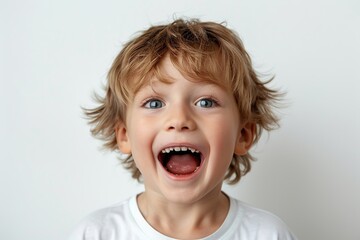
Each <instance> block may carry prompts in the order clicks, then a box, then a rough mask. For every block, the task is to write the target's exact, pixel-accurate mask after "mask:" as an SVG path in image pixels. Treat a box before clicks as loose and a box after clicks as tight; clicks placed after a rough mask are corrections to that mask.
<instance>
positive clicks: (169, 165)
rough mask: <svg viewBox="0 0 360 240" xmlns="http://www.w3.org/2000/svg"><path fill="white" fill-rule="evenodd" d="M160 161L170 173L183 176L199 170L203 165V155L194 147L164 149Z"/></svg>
mask: <svg viewBox="0 0 360 240" xmlns="http://www.w3.org/2000/svg"><path fill="white" fill-rule="evenodd" d="M158 159H159V161H160V163H161V164H162V166H163V167H164V169H165V170H166V171H167V172H168V173H170V174H172V175H176V176H180V175H181V176H183V175H191V174H193V173H195V172H196V171H197V170H198V168H199V167H200V165H201V163H202V154H201V152H200V151H199V150H197V149H196V148H193V147H187V146H172V147H167V148H164V149H162V150H161V151H160V153H159V154H158Z"/></svg>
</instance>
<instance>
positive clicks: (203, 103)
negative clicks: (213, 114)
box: [196, 98, 216, 108]
mask: <svg viewBox="0 0 360 240" xmlns="http://www.w3.org/2000/svg"><path fill="white" fill-rule="evenodd" d="M215 105H216V102H215V100H213V99H208V98H203V99H200V100H199V101H198V102H196V106H198V107H202V108H211V107H214V106H215Z"/></svg>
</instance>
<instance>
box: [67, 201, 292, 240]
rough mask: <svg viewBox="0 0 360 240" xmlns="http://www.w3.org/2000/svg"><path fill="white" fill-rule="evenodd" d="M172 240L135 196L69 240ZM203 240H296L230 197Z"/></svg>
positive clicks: (271, 218) (269, 217)
mask: <svg viewBox="0 0 360 240" xmlns="http://www.w3.org/2000/svg"><path fill="white" fill-rule="evenodd" d="M122 239H124V240H174V238H170V237H168V236H165V235H163V234H161V233H160V232H158V231H156V230H155V229H154V228H152V227H151V226H150V224H149V223H148V222H147V221H146V220H145V219H144V217H143V216H142V214H141V212H140V210H139V208H138V205H137V201H136V196H134V197H131V198H130V199H128V200H126V201H123V202H121V203H118V204H116V205H114V206H111V207H108V208H105V209H101V210H98V211H96V212H94V213H93V214H91V215H89V216H88V217H87V218H85V219H84V220H83V221H82V222H81V223H80V224H79V225H78V226H77V228H76V229H75V230H74V232H73V233H72V235H71V236H70V238H69V240H122ZM203 239H206V240H220V239H221V240H295V239H296V238H295V236H294V235H293V234H292V233H291V232H290V231H289V230H288V228H287V226H286V225H285V223H284V222H283V221H282V220H280V219H279V218H278V217H276V216H275V215H273V214H271V213H269V212H266V211H263V210H260V209H257V208H254V207H251V206H248V205H247V204H245V203H243V202H241V201H239V200H236V199H234V198H230V209H229V213H228V215H227V216H226V218H225V221H224V222H223V224H222V225H221V226H220V228H219V229H218V230H217V231H216V232H214V233H213V234H211V235H209V236H207V237H205V238H203Z"/></svg>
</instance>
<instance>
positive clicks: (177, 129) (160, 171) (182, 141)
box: [116, 58, 253, 203]
mask: <svg viewBox="0 0 360 240" xmlns="http://www.w3.org/2000/svg"><path fill="white" fill-rule="evenodd" d="M161 69H162V71H164V72H165V73H166V74H167V75H168V76H170V77H171V80H172V83H163V82H160V81H158V80H154V81H153V82H152V84H151V85H147V86H144V87H142V88H141V89H140V91H139V92H137V93H136V94H135V96H134V100H133V101H132V102H131V103H130V104H129V106H128V109H127V117H126V124H120V126H119V128H118V129H117V132H116V135H117V141H118V145H119V148H120V150H121V151H122V152H123V153H131V154H132V156H133V158H134V160H135V163H136V165H137V167H138V169H139V170H140V172H141V173H142V177H143V180H144V184H145V189H146V192H147V193H154V194H156V195H157V196H160V197H164V198H165V199H167V200H170V201H173V202H188V203H190V202H193V201H197V200H199V199H203V198H206V197H207V196H208V197H210V196H211V195H212V193H219V192H220V190H221V185H222V182H223V179H224V175H225V173H226V172H227V169H228V167H229V164H230V162H231V160H232V157H233V154H234V153H236V154H239V155H242V154H245V153H246V152H247V150H248V148H249V147H250V145H251V140H252V135H251V134H252V129H253V128H252V127H247V126H248V125H244V124H242V123H241V122H240V116H239V114H238V110H237V106H236V103H235V100H234V98H233V96H232V94H231V93H229V92H227V91H226V90H224V89H223V88H220V87H219V86H216V85H214V84H209V83H205V82H191V81H188V80H187V79H186V78H184V77H183V76H182V75H181V74H180V73H179V71H178V70H177V69H176V68H175V67H174V66H173V64H172V63H171V61H170V59H169V58H165V59H164V60H163V62H162V66H161ZM249 139H251V140H249ZM176 150H180V151H176ZM194 151H195V152H194ZM167 152H169V153H167Z"/></svg>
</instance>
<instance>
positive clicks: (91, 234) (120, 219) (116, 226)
mask: <svg viewBox="0 0 360 240" xmlns="http://www.w3.org/2000/svg"><path fill="white" fill-rule="evenodd" d="M129 201H130V199H128V200H125V201H122V202H120V203H117V204H114V205H112V206H110V207H107V208H103V209H100V210H97V211H95V212H93V213H91V214H89V215H88V216H87V217H85V218H84V219H83V220H82V221H81V222H80V223H79V224H78V225H77V226H76V227H75V229H74V230H73V232H72V234H71V235H70V237H69V239H68V240H88V239H91V240H100V239H109V240H111V239H114V238H113V237H114V236H117V235H119V234H120V233H123V232H125V231H123V229H126V228H128V226H126V224H130V223H131V221H129V218H130V214H129Z"/></svg>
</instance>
